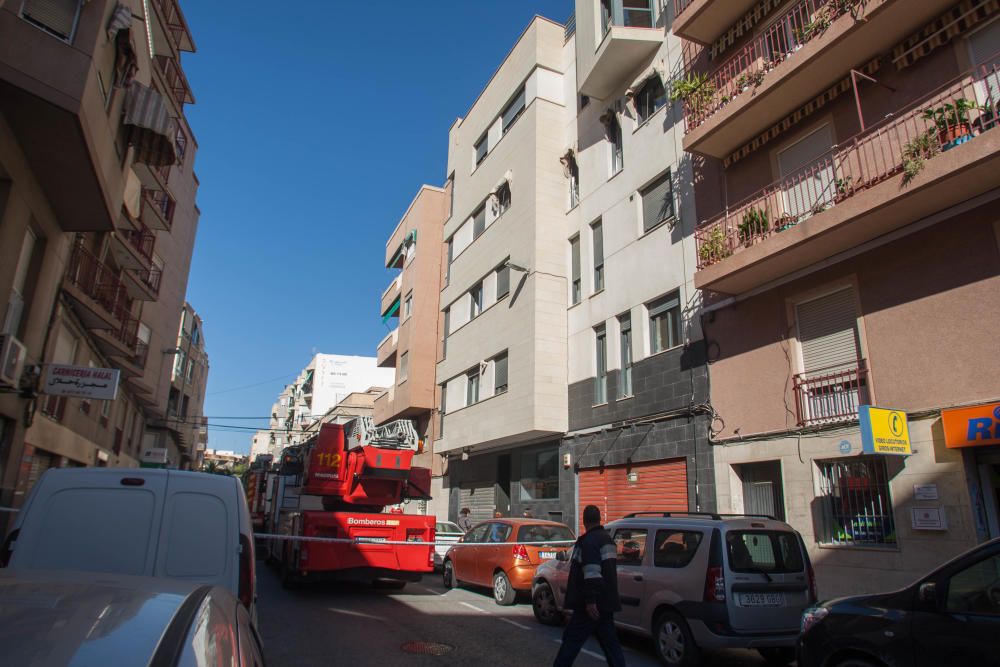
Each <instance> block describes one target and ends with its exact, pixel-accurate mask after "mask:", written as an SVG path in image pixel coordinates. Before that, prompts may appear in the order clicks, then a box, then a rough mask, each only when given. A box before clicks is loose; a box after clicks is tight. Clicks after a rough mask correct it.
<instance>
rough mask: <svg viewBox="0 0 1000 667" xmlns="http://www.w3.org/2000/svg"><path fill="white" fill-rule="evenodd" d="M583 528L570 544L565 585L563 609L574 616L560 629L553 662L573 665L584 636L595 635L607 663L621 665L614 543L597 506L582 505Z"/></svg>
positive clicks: (558, 666) (566, 666)
mask: <svg viewBox="0 0 1000 667" xmlns="http://www.w3.org/2000/svg"><path fill="white" fill-rule="evenodd" d="M583 527H584V529H585V530H586V532H585V533H584V534H583V535H581V536H580V538H579V539H577V541H576V544H574V545H573V551H572V554H573V555H572V556H571V557H570V567H569V582H568V583H567V586H566V608H567V609H570V610H572V612H573V615H572V616H571V617H570V619H569V623H568V624H567V625H566V630H565V631H564V632H563V638H562V646H561V647H560V648H559V653H558V654H557V655H556V661H555V663H554V665H555V667H569V665H572V664H573V661H574V660H575V659H576V656H577V655H578V654H579V653H580V649H582V648H583V645H584V643H585V642H586V641H587V638H588V637H590V635H596V636H597V641H598V643H600V645H601V650H603V651H604V657H605V658H606V659H607V661H608V664H609V665H611V667H624V666H625V652H624V651H623V650H622V645H621V644H620V643H619V642H618V634H617V633H616V632H615V612H616V611H621V608H622V606H621V601H620V600H619V599H618V560H617V556H618V554H617V551H616V549H615V543H614V541H613V540H612V539H611V536H610V535H609V534H608V531H606V530H604V526H602V525H601V510H600V509H598V508H597V506H595V505H587V506H586V507H585V508H583Z"/></svg>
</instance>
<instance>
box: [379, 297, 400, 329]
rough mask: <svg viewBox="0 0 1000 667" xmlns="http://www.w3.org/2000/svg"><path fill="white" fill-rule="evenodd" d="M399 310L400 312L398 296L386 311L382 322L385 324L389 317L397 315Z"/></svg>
mask: <svg viewBox="0 0 1000 667" xmlns="http://www.w3.org/2000/svg"><path fill="white" fill-rule="evenodd" d="M397 312H399V299H398V298H397V299H396V300H395V301H393V302H392V305H391V306H389V310H387V311H385V315H383V316H382V324H385V323H386V322H388V321H389V318H390V317H392V316H393V315H395V314H396V313H397Z"/></svg>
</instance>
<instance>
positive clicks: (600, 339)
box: [594, 325, 608, 405]
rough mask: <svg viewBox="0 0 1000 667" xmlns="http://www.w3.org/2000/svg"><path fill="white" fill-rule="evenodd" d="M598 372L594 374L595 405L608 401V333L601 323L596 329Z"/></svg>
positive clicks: (595, 347)
mask: <svg viewBox="0 0 1000 667" xmlns="http://www.w3.org/2000/svg"><path fill="white" fill-rule="evenodd" d="M594 334H595V336H596V344H595V346H594V349H595V354H596V358H595V361H596V373H595V374H594V405H600V404H601V403H607V402H608V335H607V332H606V331H605V329H604V326H603V325H601V326H599V327H597V328H596V329H594Z"/></svg>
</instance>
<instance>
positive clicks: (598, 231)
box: [590, 220, 604, 292]
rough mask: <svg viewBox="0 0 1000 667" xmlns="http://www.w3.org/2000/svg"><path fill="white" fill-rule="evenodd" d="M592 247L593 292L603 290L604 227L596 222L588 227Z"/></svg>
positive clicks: (599, 222)
mask: <svg viewBox="0 0 1000 667" xmlns="http://www.w3.org/2000/svg"><path fill="white" fill-rule="evenodd" d="M590 236H591V239H592V241H593V246H594V291H595V292H600V291H601V290H602V289H604V226H603V225H602V224H601V221H600V220H598V221H597V222H595V223H594V224H592V225H591V226H590Z"/></svg>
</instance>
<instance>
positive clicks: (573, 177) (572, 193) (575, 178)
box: [569, 160, 580, 208]
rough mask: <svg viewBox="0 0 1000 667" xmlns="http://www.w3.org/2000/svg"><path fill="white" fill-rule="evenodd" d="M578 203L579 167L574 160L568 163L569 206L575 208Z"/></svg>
mask: <svg viewBox="0 0 1000 667" xmlns="http://www.w3.org/2000/svg"><path fill="white" fill-rule="evenodd" d="M579 203H580V167H579V165H577V163H576V160H572V161H571V162H570V163H569V207H570V208H575V207H576V206H577V205H578V204H579Z"/></svg>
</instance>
